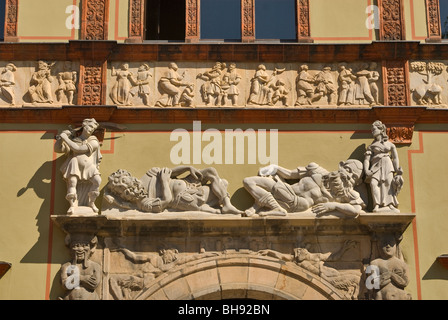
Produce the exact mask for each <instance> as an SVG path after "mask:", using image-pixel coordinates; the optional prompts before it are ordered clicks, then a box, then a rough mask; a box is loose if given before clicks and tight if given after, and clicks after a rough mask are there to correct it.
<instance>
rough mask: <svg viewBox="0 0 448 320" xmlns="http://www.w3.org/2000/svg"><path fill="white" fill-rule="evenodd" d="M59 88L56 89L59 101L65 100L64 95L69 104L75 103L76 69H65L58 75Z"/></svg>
mask: <svg viewBox="0 0 448 320" xmlns="http://www.w3.org/2000/svg"><path fill="white" fill-rule="evenodd" d="M57 80H58V84H59V86H58V89H57V90H56V98H57V101H58V102H59V103H62V102H63V99H64V97H65V98H66V99H67V103H68V104H69V105H73V98H74V95H75V92H76V81H77V72H76V71H64V72H60V73H59V74H58V75H57Z"/></svg>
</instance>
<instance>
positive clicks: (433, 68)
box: [409, 61, 448, 108]
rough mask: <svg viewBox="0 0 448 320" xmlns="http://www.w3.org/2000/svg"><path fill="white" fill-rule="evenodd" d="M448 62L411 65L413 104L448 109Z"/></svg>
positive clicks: (424, 62)
mask: <svg viewBox="0 0 448 320" xmlns="http://www.w3.org/2000/svg"><path fill="white" fill-rule="evenodd" d="M447 67H448V61H411V62H410V63H409V76H410V91H411V99H412V103H413V104H415V105H425V106H428V107H436V108H441V107H443V108H446V107H448V92H447V88H448V71H447Z"/></svg>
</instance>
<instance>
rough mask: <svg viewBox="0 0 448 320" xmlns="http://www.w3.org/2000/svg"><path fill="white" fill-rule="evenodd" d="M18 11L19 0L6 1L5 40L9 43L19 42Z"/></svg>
mask: <svg viewBox="0 0 448 320" xmlns="http://www.w3.org/2000/svg"><path fill="white" fill-rule="evenodd" d="M18 10H19V0H6V6H5V11H6V12H5V34H4V39H5V41H7V42H16V41H18V37H17V24H18V20H17V18H18Z"/></svg>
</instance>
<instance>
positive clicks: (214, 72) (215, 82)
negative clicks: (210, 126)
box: [196, 62, 226, 106]
mask: <svg viewBox="0 0 448 320" xmlns="http://www.w3.org/2000/svg"><path fill="white" fill-rule="evenodd" d="M225 68H226V64H225V63H221V62H216V63H215V65H214V66H213V67H212V69H211V70H208V71H206V72H204V73H199V74H198V75H197V76H196V77H197V78H198V79H201V80H203V81H205V83H204V84H203V85H202V86H201V95H202V100H203V101H204V102H205V104H206V105H207V106H208V105H210V104H212V105H221V104H222V101H223V91H222V87H221V85H222V74H223V72H224V70H225Z"/></svg>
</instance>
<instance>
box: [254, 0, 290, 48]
mask: <svg viewBox="0 0 448 320" xmlns="http://www.w3.org/2000/svg"><path fill="white" fill-rule="evenodd" d="M295 3H296V1H295V0H255V38H257V39H281V40H294V39H296V38H297V36H296V5H295Z"/></svg>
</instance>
